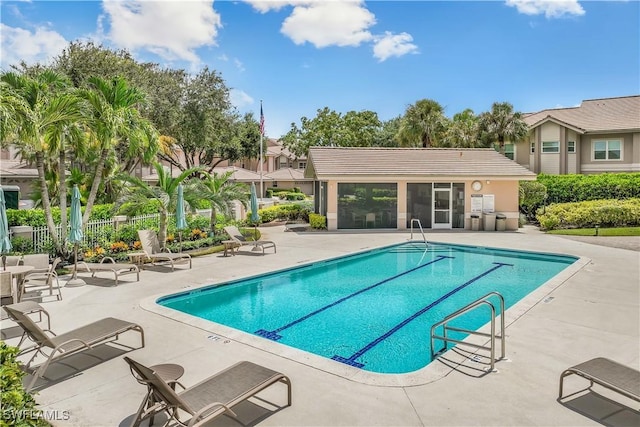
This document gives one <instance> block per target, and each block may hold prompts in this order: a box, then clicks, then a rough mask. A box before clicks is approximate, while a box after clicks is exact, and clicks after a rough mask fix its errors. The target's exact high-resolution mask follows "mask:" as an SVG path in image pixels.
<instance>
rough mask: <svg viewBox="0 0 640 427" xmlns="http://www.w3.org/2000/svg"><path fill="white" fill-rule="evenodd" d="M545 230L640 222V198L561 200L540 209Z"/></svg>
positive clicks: (630, 224) (611, 225) (626, 224)
mask: <svg viewBox="0 0 640 427" xmlns="http://www.w3.org/2000/svg"><path fill="white" fill-rule="evenodd" d="M537 219H538V221H539V222H540V226H541V227H542V228H543V229H545V230H553V229H555V228H590V227H595V226H596V225H598V226H601V227H623V226H637V225H640V198H637V199H627V200H617V199H608V200H592V201H586V202H576V203H557V204H554V205H551V206H547V207H546V208H543V209H540V210H539V211H538V215H537Z"/></svg>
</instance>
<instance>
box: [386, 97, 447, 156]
mask: <svg viewBox="0 0 640 427" xmlns="http://www.w3.org/2000/svg"><path fill="white" fill-rule="evenodd" d="M446 123H447V118H446V117H445V116H444V109H443V108H442V106H441V105H440V104H438V103H437V102H436V101H433V100H431V99H421V100H420V101H418V102H416V103H415V104H414V105H410V106H409V107H407V110H406V111H405V113H404V116H403V118H402V124H401V126H400V130H399V131H398V137H397V138H398V141H399V143H400V146H404V147H416V146H418V147H423V148H427V147H431V146H433V145H436V144H437V143H438V141H439V140H440V138H441V136H442V133H443V131H444V129H446V127H447V126H446Z"/></svg>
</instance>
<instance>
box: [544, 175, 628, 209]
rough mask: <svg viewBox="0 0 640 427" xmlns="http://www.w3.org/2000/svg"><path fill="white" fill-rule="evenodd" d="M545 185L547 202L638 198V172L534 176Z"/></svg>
mask: <svg viewBox="0 0 640 427" xmlns="http://www.w3.org/2000/svg"><path fill="white" fill-rule="evenodd" d="M537 181H538V182H539V183H541V184H544V186H545V187H546V188H547V203H548V204H550V203H567V202H582V201H586V200H601V199H620V200H622V199H630V198H637V197H640V173H602V174H597V175H575V174H573V175H546V174H540V175H538V179H537Z"/></svg>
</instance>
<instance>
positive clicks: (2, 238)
mask: <svg viewBox="0 0 640 427" xmlns="http://www.w3.org/2000/svg"><path fill="white" fill-rule="evenodd" d="M10 250H11V239H10V238H9V223H8V221H7V206H6V205H5V201H4V191H3V190H2V188H1V187H0V253H1V254H2V268H3V269H5V270H6V269H7V256H6V255H5V252H9V251H10Z"/></svg>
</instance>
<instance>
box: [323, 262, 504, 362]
mask: <svg viewBox="0 0 640 427" xmlns="http://www.w3.org/2000/svg"><path fill="white" fill-rule="evenodd" d="M494 264H496V265H495V267H492V268H490V269H489V270H487V271H485V272H484V273H482V274H481V275H479V276H476V277H474V278H473V279H471V280H469V281H467V282H465V283H463V284H462V285H460V286H458V287H457V288H455V289H453V290H451V291H449V292H447V293H446V294H444V295H443V296H441V297H440V298H438V299H437V300H435V301H434V302H432V303H431V304H429V305H427V306H426V307H423V308H421V309H420V310H418V311H416V312H415V313H413V314H412V315H411V316H410V317H407V318H406V319H404V320H403V321H402V322H400V323H398V324H397V325H396V326H394V327H393V328H391V329H389V330H388V331H387V332H385V333H384V334H382V335H380V336H379V337H378V338H376V339H375V340H373V341H371V342H370V343H369V344H367V345H365V346H364V347H362V348H361V349H360V350H358V351H356V352H355V353H353V354H352V355H351V357H342V356H339V355H335V356H333V357H332V358H331V359H333V360H336V361H338V362H342V363H344V364H347V365H350V366H355V367H356V368H362V367H363V366H364V363H360V362H356V359H357V358H359V357H360V356H362V355H363V354H365V353H366V352H368V351H369V350H371V349H372V348H373V347H375V346H376V345H378V344H380V343H381V342H382V341H384V340H386V339H387V338H389V337H390V336H391V335H393V334H395V333H396V332H398V331H399V330H400V329H402V328H403V327H404V326H406V325H407V324H408V323H409V322H411V321H412V320H414V319H416V318H417V317H419V316H421V315H423V314H424V313H426V312H427V311H429V310H430V309H432V308H433V307H435V306H436V305H438V304H440V303H441V302H442V301H444V300H446V299H447V298H449V297H450V296H451V295H453V294H455V293H456V292H458V291H460V290H462V289H464V288H466V287H467V286H469V285H470V284H472V283H473V282H475V281H477V280H479V279H481V278H483V277H484V276H486V275H487V274H489V273H491V272H493V271H495V270H497V269H499V268H500V267H504V266H505V265H507V266H510V267H513V264H505V263H502V262H494ZM501 314H502V313H501Z"/></svg>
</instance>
